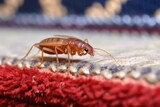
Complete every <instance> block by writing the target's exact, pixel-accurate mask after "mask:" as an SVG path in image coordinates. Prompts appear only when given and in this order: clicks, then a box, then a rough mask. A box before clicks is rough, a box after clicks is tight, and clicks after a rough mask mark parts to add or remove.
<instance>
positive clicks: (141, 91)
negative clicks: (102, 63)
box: [0, 66, 160, 107]
mask: <svg viewBox="0 0 160 107" xmlns="http://www.w3.org/2000/svg"><path fill="white" fill-rule="evenodd" d="M159 92H160V85H159V84H149V83H146V82H145V81H143V80H133V79H130V78H125V79H123V80H119V79H114V80H113V79H112V80H106V79H104V78H103V77H100V76H94V77H93V76H88V77H87V76H78V77H75V76H72V75H67V74H65V73H53V72H51V71H49V70H47V69H45V70H38V69H35V68H31V69H28V68H18V67H11V66H0V105H1V107H6V106H16V107H24V106H27V107H41V106H47V107H48V106H66V107H72V106H74V107H78V106H87V107H160V95H159Z"/></svg>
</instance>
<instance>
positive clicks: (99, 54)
mask: <svg viewBox="0 0 160 107" xmlns="http://www.w3.org/2000/svg"><path fill="white" fill-rule="evenodd" d="M95 50H100V51H103V52H105V53H106V54H107V55H109V56H110V57H111V58H112V59H113V60H114V61H115V62H116V64H117V65H120V64H119V63H118V61H117V60H116V59H115V58H114V57H113V56H112V55H111V54H110V53H109V52H107V51H105V50H103V49H100V48H94V52H95V53H97V54H98V55H100V56H106V55H102V54H100V53H98V52H96V51H95ZM103 60H104V59H103ZM103 60H100V61H103ZM100 61H98V62H100Z"/></svg>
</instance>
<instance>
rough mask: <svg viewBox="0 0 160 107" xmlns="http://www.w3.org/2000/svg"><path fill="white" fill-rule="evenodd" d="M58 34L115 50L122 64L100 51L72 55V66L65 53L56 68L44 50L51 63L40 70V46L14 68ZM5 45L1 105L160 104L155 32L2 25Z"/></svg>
mask: <svg viewBox="0 0 160 107" xmlns="http://www.w3.org/2000/svg"><path fill="white" fill-rule="evenodd" d="M57 34H64V35H71V36H76V37H78V38H80V39H82V40H83V39H85V38H88V40H89V43H90V44H91V45H92V46H93V47H96V48H101V49H104V50H106V51H107V52H109V53H111V54H112V55H113V56H114V57H115V59H116V60H117V61H118V63H119V64H120V66H116V63H115V61H114V60H113V59H112V58H111V57H110V56H109V55H107V57H106V53H104V52H101V51H98V53H100V54H102V55H101V56H100V55H98V54H96V55H95V56H94V57H90V56H81V57H80V56H77V55H76V56H73V57H72V60H71V66H68V65H67V63H65V62H66V60H65V59H64V58H67V55H61V56H60V57H61V60H60V66H57V65H56V62H55V61H56V60H55V56H54V55H53V56H48V55H46V54H45V56H46V57H52V58H53V59H52V61H51V62H48V61H45V63H44V64H43V66H42V67H40V68H36V67H35V66H34V65H36V64H37V63H38V62H39V61H38V60H37V59H38V56H39V57H41V56H40V55H41V54H36V53H37V51H38V50H37V49H35V48H34V49H33V51H32V52H31V53H30V55H29V57H27V58H26V60H24V61H22V62H21V63H20V64H19V65H18V66H13V64H14V62H16V61H17V60H18V59H19V58H21V57H22V56H24V55H25V54H26V52H27V51H28V50H29V48H30V47H31V46H32V45H33V44H34V43H37V42H39V41H41V40H42V39H44V38H48V37H52V35H57ZM0 43H1V46H0V52H1V53H0V56H1V57H0V60H1V66H0V83H1V84H0V105H1V106H4V107H6V106H15V105H17V106H20V107H25V106H34V107H35V106H47V107H48V106H75V107H77V106H95V107H96V106H104V107H106V106H109V107H115V106H117V107H121V106H122V107H131V106H132V107H142V106H145V107H153V106H154V107H158V106H160V103H159V100H160V96H159V91H160V85H159V78H160V75H159V74H160V70H159V62H160V61H159V57H160V54H159V51H160V50H159V45H160V39H159V36H158V35H156V34H152V35H149V34H147V33H143V34H139V33H136V32H135V33H127V32H124V33H121V34H120V33H118V32H112V33H111V32H98V31H92V32H91V31H71V30H68V31H65V30H42V29H11V28H1V29H0ZM34 54H36V55H34ZM104 56H105V57H104ZM68 71H69V72H68ZM67 73H69V74H67Z"/></svg>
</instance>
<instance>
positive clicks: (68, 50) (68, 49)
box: [67, 46, 70, 66]
mask: <svg viewBox="0 0 160 107" xmlns="http://www.w3.org/2000/svg"><path fill="white" fill-rule="evenodd" d="M67 52H68V66H70V55H69V52H70V48H69V46H67Z"/></svg>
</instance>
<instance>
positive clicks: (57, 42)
mask: <svg viewBox="0 0 160 107" xmlns="http://www.w3.org/2000/svg"><path fill="white" fill-rule="evenodd" d="M33 47H37V48H38V49H40V50H41V52H42V57H41V58H42V59H41V63H43V62H44V57H43V54H44V53H47V54H52V55H56V60H57V64H59V59H58V54H68V65H70V55H71V56H73V55H75V54H76V53H77V54H78V55H79V56H82V55H86V54H89V55H90V56H94V49H98V48H94V49H93V47H92V46H91V45H90V44H89V43H88V40H87V39H85V40H84V41H83V40H80V39H78V38H75V37H71V36H64V35H57V36H55V37H51V38H47V39H44V40H42V41H41V42H39V43H35V44H34V45H33V46H32V47H31V48H30V50H29V51H28V52H27V54H26V55H25V56H24V57H23V58H22V59H21V60H23V59H24V58H26V57H27V56H28V55H29V53H30V51H31V50H32V48H33ZM99 50H102V49H99ZM103 51H104V50H103ZM105 52H106V51H105ZM108 54H109V53H108ZM113 58H114V57H113ZM114 60H115V59H114Z"/></svg>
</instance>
